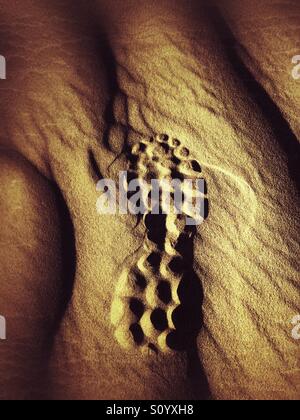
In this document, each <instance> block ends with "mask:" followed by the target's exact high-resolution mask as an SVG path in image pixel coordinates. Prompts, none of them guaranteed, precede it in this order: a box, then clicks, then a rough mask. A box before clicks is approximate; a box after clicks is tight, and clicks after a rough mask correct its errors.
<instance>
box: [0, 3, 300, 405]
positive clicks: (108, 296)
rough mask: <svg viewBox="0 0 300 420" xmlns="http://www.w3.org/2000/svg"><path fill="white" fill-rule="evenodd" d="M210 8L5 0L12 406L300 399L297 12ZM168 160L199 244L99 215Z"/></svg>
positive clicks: (3, 387) (174, 230)
mask: <svg viewBox="0 0 300 420" xmlns="http://www.w3.org/2000/svg"><path fill="white" fill-rule="evenodd" d="M207 3H208V2H201V1H200V2H199V1H193V0H185V1H183V0H182V1H181V0H172V1H171V0H159V1H158V0H149V1H138V0H125V1H121V0H113V1H109V0H107V1H106V0H102V1H100V0H97V1H87V2H83V1H76V2H74V1H71V0H52V1H51V2H46V1H45V0H39V1H37V0H12V1H10V2H6V1H3V0H0V12H1V13H0V54H1V55H3V56H4V57H5V58H6V61H7V79H6V80H0V116H1V124H0V163H1V165H0V181H1V188H0V214H1V228H0V314H1V315H3V316H5V318H6V321H7V339H6V340H5V341H0V399H36V398H46V399H132V400H135V399H153V400H163V399H172V400H173V399H175V400H181V399H195V400H201V399H289V400H293V399H299V397H300V373H299V372H300V370H299V369H300V365H299V356H300V354H299V341H298V340H296V339H295V337H293V336H292V329H293V325H292V323H291V321H292V319H293V318H294V317H295V316H296V315H297V314H300V304H299V280H300V279H299V185H300V183H299V175H300V174H299V166H300V161H299V147H300V146H299V140H300V126H299V116H298V113H299V111H298V110H299V106H300V79H298V80H296V79H295V78H293V77H292V71H293V67H294V66H295V64H293V63H292V59H293V57H294V56H296V55H300V3H299V1H297V0H276V1H275V0H266V1H264V2H259V1H257V0H254V1H252V2H246V1H244V0H242V1H239V2H234V1H231V0H229V1H226V0H224V1H223V0H221V1H218V2H217V4H216V5H214V6H212V3H213V2H209V4H207ZM164 140H165V141H166V142H167V146H166V144H165V145H164V146H163V142H164ZM153 141H154V142H156V143H155V153H157V156H156V159H157V160H156V164H155V165H154V169H153V166H151V165H152V163H150V161H151V158H150V157H151V156H152V155H151V153H152V154H153V153H154V152H153V150H152V147H154V146H151V144H152V143H153ZM141 144H142V145H146V146H147V147H146V146H143V147H142V149H139V147H140V146H139V145H141ZM145 150H146V151H145ZM165 153H166V154H165ZM134 156H136V157H137V160H135V159H134V158H133V157H134ZM174 156H175V157H176V156H177V158H176V159H178V160H176V159H173V161H174V162H175V168H174V167H172V168H171V166H170V161H171V158H174ZM178 156H179V157H178ZM132 162H135V164H134V167H132ZM136 162H138V163H136ZM151 162H152V161H151ZM157 162H158V163H157ZM198 165H199V167H201V171H202V172H201V175H200V174H199V171H200V170H199V171H197V170H196V171H195V169H197V168H198ZM170 168H171V169H172V171H173V170H176V171H177V172H178V173H180V174H182V173H185V174H189V175H191V173H192V175H193V176H195V178H197V177H200V176H201V177H202V176H203V178H204V179H205V182H206V185H207V200H208V204H209V212H208V217H207V218H206V220H205V222H204V223H203V224H201V226H199V227H198V228H197V229H196V230H195V231H193V232H192V233H190V234H188V235H185V233H186V232H185V228H183V227H182V226H180V225H178V223H177V222H178V220H177V219H176V220H174V219H172V218H171V217H170V218H167V220H164V219H162V218H158V219H155V220H152V219H151V218H147V219H146V218H144V220H142V221H138V220H137V217H136V216H133V215H109V216H108V215H99V214H98V213H97V211H96V202H97V199H98V198H99V192H97V190H96V183H97V181H99V179H101V178H111V179H113V180H116V181H117V180H118V174H119V172H120V171H126V170H134V172H135V174H136V175H138V176H140V177H147V176H148V175H149V174H150V172H151V171H152V170H154V171H155V173H156V174H157V175H158V177H159V176H161V175H162V174H163V173H165V172H164V171H166V173H169V172H168V170H171V169H170ZM185 171H186V172H185ZM191 171H192V172H191ZM157 220H158V222H157ZM162 232H164V235H162ZM157 235H158V236H159V238H160V239H157V238H158V236H157ZM182 235H183V244H182V247H181V252H179V251H178V247H177V246H176V244H178V240H179V237H180V238H182ZM184 235H185V236H184ZM153 237H155V238H156V239H155V240H153ZM151 238H152V239H151ZM161 238H163V241H162V243H160V242H159V241H160V240H161ZM153 243H154V245H155V247H154V248H153ZM174 244H175V245H174ZM151 246H152V248H151ZM149 257H150V258H149ZM174 258H179V259H181V260H182V261H183V263H184V268H183V269H182V271H183V274H182V273H180V270H179V269H177V268H176V269H173V271H172V261H173V262H174ZM157 261H159V262H157ZM170 267H171V271H172V272H171V271H170ZM173 267H174V264H173ZM189 284H192V286H193V288H192V289H189V287H188V286H186V285H189ZM157 288H160V289H159V290H161V293H160V294H159V293H157ZM180 288H181V289H180ZM186 289H188V290H186ZM178 290H181V292H179V293H178ZM168 295H169V297H168ZM184 300H186V302H185V301H184ZM178 308H180V309H178ZM182 308H184V309H182ZM130 311H131V312H132V313H131V312H130ZM174 314H175V315H174ZM182 325H184V327H185V330H184V332H183V331H182V330H181V326H182ZM172 331H173V333H174V331H175V333H174V334H175V335H176V334H177V336H176V337H175V336H174V335H172V339H170V337H169V335H168V334H169V333H170V332H172ZM178 331H179V333H178ZM174 337H175V338H174ZM173 338H174V339H173ZM182 344H185V346H184V348H181V347H182V346H181V345H182ZM141 350H142V351H141Z"/></svg>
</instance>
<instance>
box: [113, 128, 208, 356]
mask: <svg viewBox="0 0 300 420" xmlns="http://www.w3.org/2000/svg"><path fill="white" fill-rule="evenodd" d="M128 159H129V162H130V171H131V175H132V176H133V177H135V178H140V179H144V180H146V181H151V179H167V180H171V179H180V180H184V179H191V180H198V179H202V176H201V167H200V165H199V163H198V162H197V161H196V160H193V159H191V158H190V151H189V150H188V149H187V148H186V147H183V146H182V145H181V142H180V141H179V140H177V139H172V138H170V137H169V136H167V135H157V136H155V137H153V138H150V139H149V140H143V141H142V142H140V143H139V144H136V145H134V146H133V147H132V149H131V151H130V153H129V155H128ZM185 193H186V192H185ZM161 208H163V204H162V203H161ZM188 216H189V217H190V214H189V215H188ZM186 217H187V214H175V212H174V213H173V214H172V213H171V214H159V215H155V214H151V213H150V212H149V213H148V214H146V215H144V216H143V223H144V226H145V230H146V237H145V241H144V244H143V247H142V249H141V250H140V251H138V252H137V253H136V254H135V256H134V258H135V259H134V261H133V264H132V265H129V266H126V267H125V268H124V270H123V272H122V273H121V276H120V278H119V281H118V282H117V286H116V290H115V294H114V299H113V303H112V308H111V322H112V324H113V326H114V328H115V337H116V339H117V341H118V342H119V344H120V345H121V346H122V347H123V348H125V349H130V348H140V349H141V350H142V352H144V353H146V354H149V353H151V352H155V353H158V352H162V353H167V352H171V351H174V350H175V351H176V350H177V351H181V350H186V349H187V348H188V347H189V346H191V345H192V343H194V341H195V338H196V337H197V334H198V332H199V329H200V328H201V323H202V319H201V306H202V300H203V293H202V288H201V282H200V280H199V279H198V278H197V275H196V274H195V272H194V270H193V262H194V261H193V260H194V250H193V242H194V237H195V234H196V232H197V228H196V226H188V225H187V223H186Z"/></svg>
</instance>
